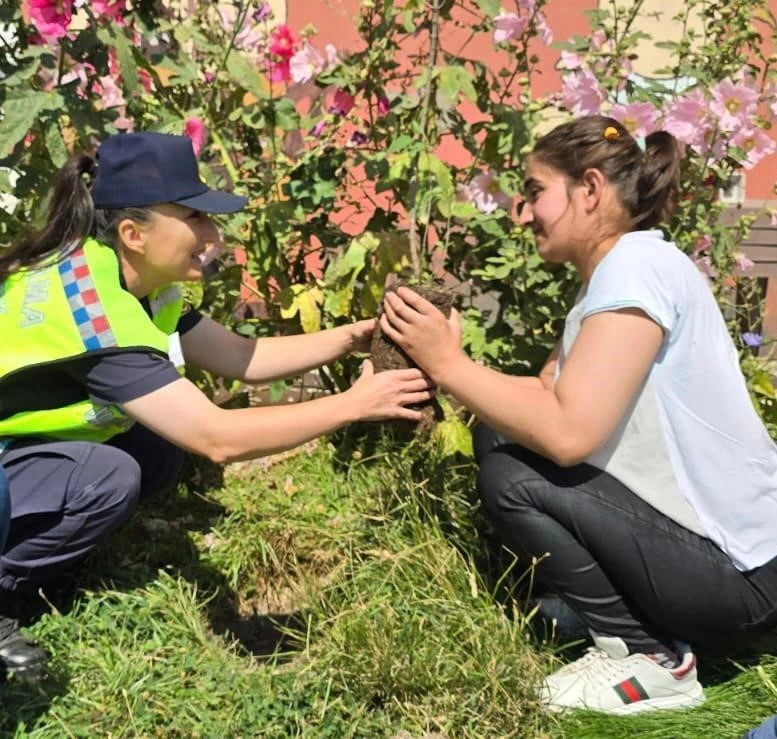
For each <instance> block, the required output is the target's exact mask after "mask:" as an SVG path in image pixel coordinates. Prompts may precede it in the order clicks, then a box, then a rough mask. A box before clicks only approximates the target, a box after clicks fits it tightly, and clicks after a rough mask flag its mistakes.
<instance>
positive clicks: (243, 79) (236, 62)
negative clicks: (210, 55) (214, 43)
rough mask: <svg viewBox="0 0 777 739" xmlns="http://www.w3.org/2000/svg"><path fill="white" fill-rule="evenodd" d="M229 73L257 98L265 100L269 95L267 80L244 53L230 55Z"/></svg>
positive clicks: (228, 61) (228, 62)
mask: <svg viewBox="0 0 777 739" xmlns="http://www.w3.org/2000/svg"><path fill="white" fill-rule="evenodd" d="M227 73H228V74H229V76H230V77H231V78H232V79H233V80H234V81H235V82H237V84H238V85H240V87H241V88H243V89H244V90H247V91H248V92H250V93H251V94H252V95H253V96H254V97H255V98H256V99H257V100H263V99H264V98H266V97H267V94H268V87H267V82H266V80H265V79H264V77H262V75H260V74H259V72H257V71H256V69H255V68H254V66H253V65H252V64H251V62H250V61H249V60H248V58H247V57H245V56H244V55H242V54H230V55H229V58H228V59H227Z"/></svg>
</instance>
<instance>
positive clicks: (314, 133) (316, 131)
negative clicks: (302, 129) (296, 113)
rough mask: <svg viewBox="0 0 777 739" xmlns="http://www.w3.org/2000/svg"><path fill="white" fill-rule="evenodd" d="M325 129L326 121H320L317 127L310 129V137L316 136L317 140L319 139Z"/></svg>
mask: <svg viewBox="0 0 777 739" xmlns="http://www.w3.org/2000/svg"><path fill="white" fill-rule="evenodd" d="M325 128H326V121H325V120H320V121H319V122H318V123H316V125H315V126H313V128H311V129H310V131H308V135H310V136H315V137H316V138H318V137H319V136H320V135H321V132H322V131H323V130H324V129H325Z"/></svg>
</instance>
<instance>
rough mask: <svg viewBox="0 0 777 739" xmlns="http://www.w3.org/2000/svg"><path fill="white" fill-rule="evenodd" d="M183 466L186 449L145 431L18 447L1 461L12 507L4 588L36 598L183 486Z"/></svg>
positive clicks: (1, 577)
mask: <svg viewBox="0 0 777 739" xmlns="http://www.w3.org/2000/svg"><path fill="white" fill-rule="evenodd" d="M182 463H183V452H182V451H181V450H180V449H178V448H177V447H175V446H174V445H173V444H171V443H170V442H168V441H166V440H164V439H162V438H161V437H159V436H157V435H156V434H154V433H152V432H151V431H149V430H148V429H146V428H145V427H143V426H141V425H140V424H135V425H134V426H133V427H132V428H131V429H130V430H129V431H127V432H126V433H124V434H121V435H119V436H116V437H114V438H113V439H111V441H110V442H108V443H106V444H95V443H92V442H85V441H53V442H43V443H30V444H27V445H24V446H16V447H11V448H10V449H9V450H8V451H6V453H5V454H4V455H3V457H2V459H0V464H1V465H2V469H3V470H4V472H5V476H6V477H7V479H8V486H9V493H10V504H11V519H10V528H9V531H8V538H7V541H6V543H5V546H4V547H3V549H2V552H3V554H2V558H0V588H1V589H4V590H36V589H37V588H38V587H39V586H41V585H43V584H44V583H45V582H46V581H47V580H49V579H51V578H52V577H55V576H56V575H58V574H60V573H62V572H63V571H65V570H70V569H71V568H72V567H73V566H74V565H76V564H77V563H78V562H79V561H80V560H81V559H83V558H84V557H85V556H86V555H87V554H88V553H89V552H90V551H91V550H92V549H93V548H94V547H95V546H96V545H97V544H98V543H99V542H100V541H101V540H102V539H103V538H104V537H105V536H106V535H108V534H109V533H111V532H112V531H114V530H116V529H117V528H119V527H120V526H121V525H122V524H124V523H126V521H127V519H128V518H129V517H130V514H131V513H132V511H133V510H134V509H135V507H136V506H137V503H138V500H139V499H140V498H141V497H142V496H146V495H151V494H153V493H155V492H158V491H159V490H161V489H163V488H165V487H166V486H168V485H170V484H171V483H173V482H175V480H176V479H177V477H178V475H179V473H180V469H181V465H182ZM1 507H2V501H1V500H0V508H1Z"/></svg>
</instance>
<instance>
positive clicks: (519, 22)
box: [494, 13, 529, 44]
mask: <svg viewBox="0 0 777 739" xmlns="http://www.w3.org/2000/svg"><path fill="white" fill-rule="evenodd" d="M528 25H529V19H528V18H527V17H522V16H520V15H516V14H515V13H500V14H499V15H497V16H495V17H494V43H495V44H502V43H504V42H505V41H509V40H510V39H511V38H516V37H517V36H522V35H523V33H524V31H526V28H527V27H528Z"/></svg>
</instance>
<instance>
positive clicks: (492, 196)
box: [457, 169, 513, 213]
mask: <svg viewBox="0 0 777 739" xmlns="http://www.w3.org/2000/svg"><path fill="white" fill-rule="evenodd" d="M457 197H458V199H459V200H466V201H468V202H470V203H472V205H474V206H475V207H476V208H477V209H478V210H479V211H481V212H482V213H493V212H494V211H495V210H496V209H497V208H503V209H504V210H510V208H511V207H512V204H513V199H512V198H511V197H510V196H509V195H506V194H505V193H503V192H502V189H501V187H500V186H499V179H498V177H497V175H496V172H494V171H493V170H490V169H489V170H487V171H486V172H482V173H481V174H479V175H477V177H474V178H473V179H472V181H471V182H470V183H469V185H465V186H460V187H459V188H458V190H457Z"/></svg>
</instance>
